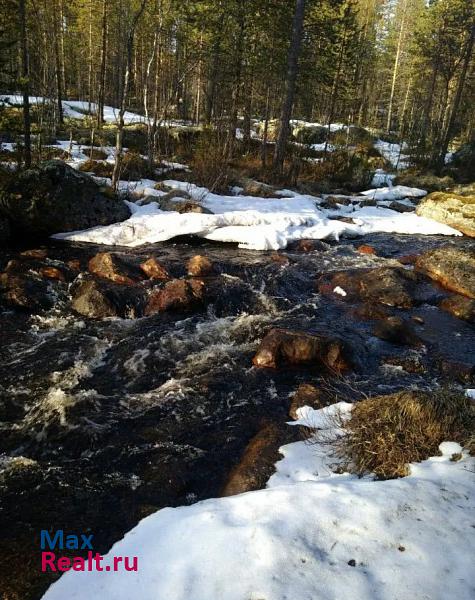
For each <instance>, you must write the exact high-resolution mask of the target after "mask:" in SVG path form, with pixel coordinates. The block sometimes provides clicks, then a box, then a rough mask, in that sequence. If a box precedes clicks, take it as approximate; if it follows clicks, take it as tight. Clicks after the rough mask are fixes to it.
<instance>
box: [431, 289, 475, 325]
mask: <svg viewBox="0 0 475 600" xmlns="http://www.w3.org/2000/svg"><path fill="white" fill-rule="evenodd" d="M439 307H440V308H441V309H442V310H445V311H446V312H448V313H450V314H451V315H453V316H454V317H457V318H458V319H463V320H464V321H468V322H469V323H475V300H472V299H470V298H467V297H465V296H459V295H455V296H450V297H449V298H445V299H444V300H442V302H441V303H440V304H439Z"/></svg>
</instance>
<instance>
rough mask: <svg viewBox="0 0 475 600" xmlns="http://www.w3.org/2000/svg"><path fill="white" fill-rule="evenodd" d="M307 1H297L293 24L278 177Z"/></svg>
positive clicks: (276, 167)
mask: <svg viewBox="0 0 475 600" xmlns="http://www.w3.org/2000/svg"><path fill="white" fill-rule="evenodd" d="M304 15H305V0H296V2H295V13H294V19H293V24H292V38H291V42H290V48H289V55H288V61H287V80H286V93H285V99H284V103H283V105H282V112H281V117H280V131H279V137H278V139H277V143H276V145H275V152H274V164H273V169H274V173H275V174H276V176H281V175H282V172H283V169H284V158H285V151H286V148H287V141H288V139H289V135H290V117H291V116H292V109H293V106H294V97H295V86H296V82H297V73H298V61H299V56H300V47H301V45H302V37H303V20H304Z"/></svg>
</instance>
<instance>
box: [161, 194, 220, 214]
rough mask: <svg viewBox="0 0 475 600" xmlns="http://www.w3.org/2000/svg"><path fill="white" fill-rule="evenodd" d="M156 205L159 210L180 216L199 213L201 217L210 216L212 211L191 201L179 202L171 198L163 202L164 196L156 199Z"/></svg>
mask: <svg viewBox="0 0 475 600" xmlns="http://www.w3.org/2000/svg"><path fill="white" fill-rule="evenodd" d="M158 203H159V206H160V210H166V211H173V212H178V213H180V214H184V213H200V214H203V215H212V214H213V213H212V211H210V210H209V209H208V208H205V207H204V206H201V204H198V202H194V201H193V200H180V199H177V198H176V197H172V198H170V199H169V200H165V196H161V197H160V198H158Z"/></svg>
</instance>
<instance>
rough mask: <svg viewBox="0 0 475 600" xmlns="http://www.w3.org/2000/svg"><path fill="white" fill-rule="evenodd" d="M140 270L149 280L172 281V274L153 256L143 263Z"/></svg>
mask: <svg viewBox="0 0 475 600" xmlns="http://www.w3.org/2000/svg"><path fill="white" fill-rule="evenodd" d="M140 268H141V269H142V271H143V272H144V273H145V275H146V276H147V277H148V278H149V279H153V280H167V279H170V273H169V272H168V271H167V270H166V269H165V267H164V266H163V265H161V264H160V263H159V262H158V260H157V259H156V258H155V257H154V256H151V257H150V258H148V259H147V260H146V261H144V262H143V263H141V265H140Z"/></svg>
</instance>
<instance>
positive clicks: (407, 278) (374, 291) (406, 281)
mask: <svg viewBox="0 0 475 600" xmlns="http://www.w3.org/2000/svg"><path fill="white" fill-rule="evenodd" d="M415 280H416V277H415V276H414V274H413V273H412V272H411V271H406V270H405V269H398V268H388V267H381V268H379V269H374V270H372V271H369V272H367V273H365V274H364V275H362V277H361V278H360V280H359V284H360V296H361V297H362V298H363V299H365V300H366V301H372V302H379V303H380V304H385V305H387V306H394V307H398V308H411V307H412V306H413V304H414V301H413V295H414V284H415Z"/></svg>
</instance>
